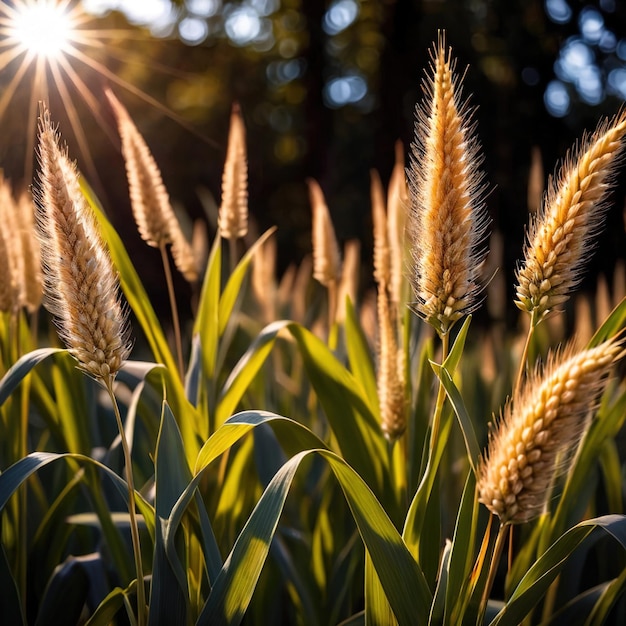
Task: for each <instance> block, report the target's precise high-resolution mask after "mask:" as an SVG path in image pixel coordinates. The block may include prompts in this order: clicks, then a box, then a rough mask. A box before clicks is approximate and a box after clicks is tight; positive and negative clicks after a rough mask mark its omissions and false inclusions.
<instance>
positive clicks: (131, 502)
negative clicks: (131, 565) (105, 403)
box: [104, 378, 146, 626]
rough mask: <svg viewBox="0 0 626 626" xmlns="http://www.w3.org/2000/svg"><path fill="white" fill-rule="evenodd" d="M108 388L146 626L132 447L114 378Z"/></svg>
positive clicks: (139, 600)
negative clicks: (122, 465) (121, 452)
mask: <svg viewBox="0 0 626 626" xmlns="http://www.w3.org/2000/svg"><path fill="white" fill-rule="evenodd" d="M104 384H105V387H106V390H107V392H108V394H109V397H110V398H111V402H112V404H113V411H114V413H115V420H116V421H117V428H118V430H119V431H120V438H121V440H122V450H123V452H124V465H125V467H126V482H127V484H128V513H129V515H130V535H131V538H132V541H133V554H134V557H135V569H136V570H137V624H138V626H145V623H146V596H145V590H144V586H143V565H142V563H141V544H140V543H139V526H138V524H137V515H136V512H135V484H134V481H133V466H132V459H131V456H130V448H129V447H128V441H127V440H126V433H125V432H124V425H123V424H122V416H121V415H120V409H119V406H118V404H117V400H116V398H115V394H114V393H113V379H112V378H109V379H108V380H105V381H104Z"/></svg>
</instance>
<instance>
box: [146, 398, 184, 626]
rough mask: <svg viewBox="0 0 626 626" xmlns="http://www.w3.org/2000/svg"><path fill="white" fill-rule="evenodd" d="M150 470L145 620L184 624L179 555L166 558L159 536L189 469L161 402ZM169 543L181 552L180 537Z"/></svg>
mask: <svg viewBox="0 0 626 626" xmlns="http://www.w3.org/2000/svg"><path fill="white" fill-rule="evenodd" d="M154 471H155V474H154V485H155V516H156V520H157V523H156V528H155V530H156V536H155V542H154V559H153V566H152V583H151V585H150V601H149V603H150V604H149V605H150V611H149V621H148V623H149V624H162V623H166V624H184V623H185V621H186V617H187V611H188V606H187V599H188V597H189V591H188V585H187V576H186V570H185V569H184V567H183V566H181V565H180V558H176V559H175V560H170V559H168V556H167V553H166V546H165V540H164V537H163V523H164V522H166V520H167V519H168V518H169V516H170V513H171V512H172V507H173V506H174V504H175V503H176V501H177V500H178V498H179V496H180V494H181V493H182V492H183V491H184V489H185V487H186V486H187V484H188V483H189V482H190V480H191V472H190V470H189V466H188V465H187V460H186V458H185V450H184V447H183V441H182V438H181V435H180V431H179V430H178V426H177V425H176V420H175V419H174V416H173V415H172V412H171V411H170V409H169V407H168V406H167V404H166V403H165V402H164V403H163V407H162V414H161V427H160V428H159V435H158V438H157V446H156V455H155V470H154ZM179 535H180V533H179ZM176 544H178V545H176ZM173 546H174V547H175V548H177V549H176V552H177V557H179V555H180V554H181V552H184V549H183V546H182V543H181V537H180V536H179V537H177V538H175V541H174V542H173Z"/></svg>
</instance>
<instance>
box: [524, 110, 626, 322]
mask: <svg viewBox="0 0 626 626" xmlns="http://www.w3.org/2000/svg"><path fill="white" fill-rule="evenodd" d="M624 134H626V110H624V111H622V112H621V113H620V114H619V115H617V116H616V117H615V118H614V119H613V120H611V121H605V122H603V123H601V124H600V125H599V126H598V129H597V130H596V132H595V133H594V134H593V135H592V136H591V137H586V138H584V139H583V141H582V143H581V146H580V148H578V149H575V150H573V151H572V152H570V153H568V155H567V156H566V158H565V162H564V164H563V166H562V167H561V169H560V171H559V172H558V173H557V174H556V176H554V177H553V178H551V179H550V181H549V184H548V190H547V193H546V195H545V196H544V202H543V206H542V208H541V210H540V212H539V214H538V215H537V216H536V217H535V218H533V219H532V221H531V224H530V229H529V232H528V237H527V242H526V246H525V250H524V263H523V265H522V266H521V267H520V268H519V269H518V270H517V280H518V286H517V300H516V304H517V306H518V307H519V308H520V309H522V310H523V311H528V312H529V313H531V315H532V317H533V325H534V324H537V323H538V322H539V321H541V320H542V319H543V318H544V317H545V316H546V315H547V314H548V313H549V312H550V311H553V310H555V308H556V307H558V306H559V305H561V304H562V303H563V302H565V300H567V299H568V297H569V294H570V292H571V291H572V289H573V288H574V287H575V286H576V285H577V284H578V283H579V281H580V280H581V277H582V275H581V270H582V264H583V262H585V261H586V260H587V259H588V258H589V252H590V249H591V247H592V242H593V238H594V236H595V235H596V234H597V232H598V229H599V228H600V226H601V223H602V219H603V217H604V214H605V209H606V203H605V199H606V194H607V191H608V189H609V187H610V184H611V182H612V178H613V174H614V172H615V168H616V166H617V164H618V162H619V158H618V157H619V155H620V154H621V151H622V146H623V137H624Z"/></svg>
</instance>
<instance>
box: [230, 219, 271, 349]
mask: <svg viewBox="0 0 626 626" xmlns="http://www.w3.org/2000/svg"><path fill="white" fill-rule="evenodd" d="M275 232H276V226H272V228H269V229H268V230H266V231H265V232H264V233H263V234H262V235H261V236H260V237H259V238H258V239H257V240H256V241H255V242H254V245H252V246H251V247H250V248H249V250H247V252H246V253H245V254H244V255H243V257H242V258H241V260H240V261H239V263H237V267H235V269H234V270H233V272H232V274H231V275H230V276H229V278H228V281H227V283H226V286H225V287H224V291H223V292H222V296H221V298H220V299H219V311H218V320H219V324H218V332H219V336H220V337H221V336H222V334H223V333H224V330H225V328H226V325H227V324H228V322H229V320H230V319H231V317H232V312H233V308H234V306H235V303H236V301H237V298H238V297H239V294H240V292H241V285H242V284H243V280H244V278H245V277H246V274H247V272H248V268H249V267H250V263H251V261H252V257H253V256H254V255H255V253H256V251H257V250H258V249H259V248H260V247H261V246H262V245H263V244H264V243H265V242H266V241H267V239H268V238H269V237H270V235H272V234H273V233H275Z"/></svg>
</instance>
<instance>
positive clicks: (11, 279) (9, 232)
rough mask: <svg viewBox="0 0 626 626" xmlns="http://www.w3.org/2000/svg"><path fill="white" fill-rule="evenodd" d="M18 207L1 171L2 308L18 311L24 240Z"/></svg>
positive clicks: (0, 259) (20, 301)
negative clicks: (17, 214)
mask: <svg viewBox="0 0 626 626" xmlns="http://www.w3.org/2000/svg"><path fill="white" fill-rule="evenodd" d="M16 211H17V208H16V206H15V201H14V199H13V191H12V189H11V184H10V183H9V181H8V180H7V179H6V178H4V176H3V175H2V173H1V172H0V224H2V244H0V245H2V248H3V249H2V250H1V251H0V262H1V265H0V268H2V269H1V271H2V273H3V276H2V283H3V284H2V286H0V291H1V292H2V295H1V296H0V301H1V302H0V310H3V311H13V312H16V311H17V310H18V309H19V308H20V307H21V305H22V300H23V298H22V291H23V287H22V280H21V279H22V272H23V254H22V241H21V237H20V236H19V231H18V228H19V227H20V225H19V220H18V219H17V216H16V215H15V213H16Z"/></svg>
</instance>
